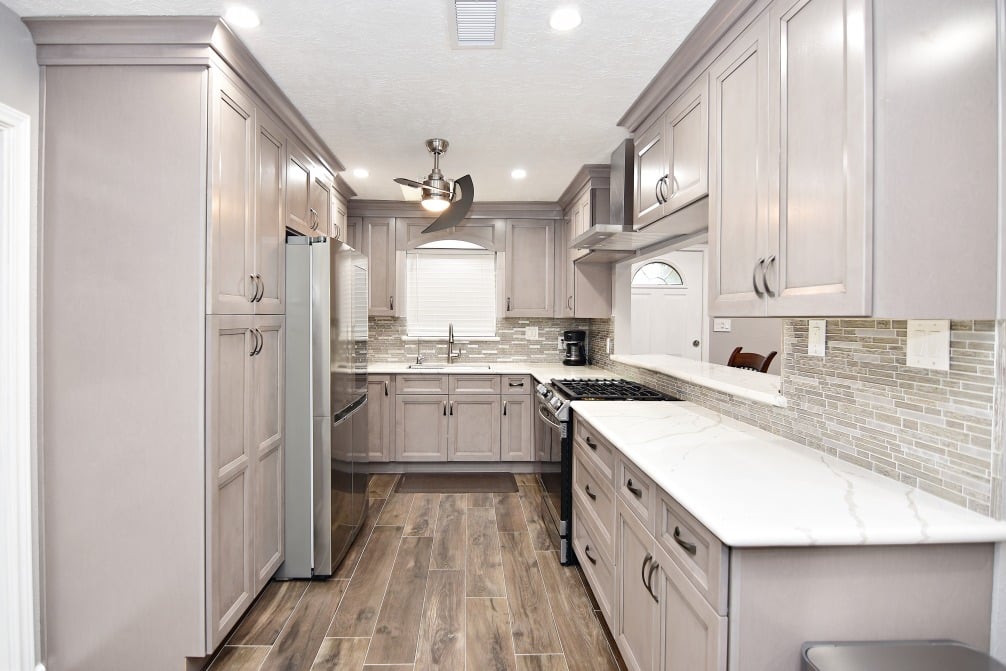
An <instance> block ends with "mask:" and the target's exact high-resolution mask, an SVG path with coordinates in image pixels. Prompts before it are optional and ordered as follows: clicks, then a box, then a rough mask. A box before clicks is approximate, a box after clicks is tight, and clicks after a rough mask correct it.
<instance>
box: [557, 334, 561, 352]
mask: <svg viewBox="0 0 1006 671" xmlns="http://www.w3.org/2000/svg"><path fill="white" fill-rule="evenodd" d="M555 348H556V349H557V350H559V351H560V352H561V351H562V336H559V337H558V338H556V339H555Z"/></svg>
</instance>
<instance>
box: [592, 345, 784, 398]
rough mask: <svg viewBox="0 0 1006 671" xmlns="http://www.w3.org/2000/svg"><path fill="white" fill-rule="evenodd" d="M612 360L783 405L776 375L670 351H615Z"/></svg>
mask: <svg viewBox="0 0 1006 671" xmlns="http://www.w3.org/2000/svg"><path fill="white" fill-rule="evenodd" d="M611 360H612V361H617V362H618V363H623V364H626V365H628V366H635V367H637V368H645V369H646V370H652V371H656V372H657V373H663V374H664V375H670V376H671V377H676V378H678V379H681V380H684V381H685V382H691V383H693V384H698V385H702V386H703V387H708V388H710V389H715V390H717V391H722V392H724V393H727V394H730V395H731V396H736V397H738V398H745V399H747V400H749V401H755V402H757V403H764V404H766V405H774V406H777V407H780V408H785V407H786V397H785V396H783V395H782V378H781V377H779V376H778V375H769V374H768V373H756V372H755V371H751V370H743V369H740V368H730V367H728V366H721V365H719V364H716V363H708V362H706V361H694V360H692V359H685V358H683V357H680V356H671V355H669V354H614V355H612V357H611Z"/></svg>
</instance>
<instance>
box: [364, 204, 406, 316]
mask: <svg viewBox="0 0 1006 671" xmlns="http://www.w3.org/2000/svg"><path fill="white" fill-rule="evenodd" d="M362 232H363V250H362V251H363V253H364V254H366V255H367V260H368V263H369V268H370V276H369V277H370V315H371V316H374V317H394V316H395V314H397V313H396V312H395V303H396V297H395V291H396V289H395V287H396V277H397V273H396V272H395V271H396V261H395V219H394V218H393V217H365V218H364V219H363V231H362ZM399 302H401V301H399Z"/></svg>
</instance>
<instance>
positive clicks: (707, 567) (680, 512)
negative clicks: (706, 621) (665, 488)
mask: <svg viewBox="0 0 1006 671" xmlns="http://www.w3.org/2000/svg"><path fill="white" fill-rule="evenodd" d="M656 522H657V533H656V538H657V542H658V543H660V545H661V547H663V549H664V551H665V552H666V553H667V554H668V556H670V557H671V559H672V560H673V561H674V563H675V564H676V565H677V566H678V568H680V569H681V572H682V573H684V574H685V576H686V577H687V578H688V580H689V581H690V582H691V583H692V584H693V585H694V586H695V588H696V589H698V591H699V592H700V593H701V594H702V596H703V597H704V598H705V600H706V601H708V602H709V605H710V606H712V608H713V609H714V610H715V611H716V612H717V613H719V614H720V615H726V612H727V610H726V609H727V603H726V601H727V590H726V580H727V569H728V562H729V560H728V556H729V555H728V551H727V547H726V546H725V545H723V543H721V542H720V540H719V539H718V538H716V536H714V535H713V534H712V532H710V531H709V529H706V528H705V527H704V526H702V524H700V523H699V521H698V520H696V519H695V518H694V517H692V516H691V514H689V513H688V511H687V510H685V509H684V508H682V507H681V505H680V504H679V503H678V502H677V501H675V500H674V499H673V498H671V497H670V496H668V495H667V494H665V493H664V492H662V491H661V492H660V493H659V494H658V495H657V521H656Z"/></svg>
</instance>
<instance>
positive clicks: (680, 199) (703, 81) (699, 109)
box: [664, 74, 709, 214]
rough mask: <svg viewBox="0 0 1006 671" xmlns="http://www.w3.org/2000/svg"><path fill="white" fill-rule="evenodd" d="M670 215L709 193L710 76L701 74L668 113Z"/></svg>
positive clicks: (668, 212) (668, 210)
mask: <svg viewBox="0 0 1006 671" xmlns="http://www.w3.org/2000/svg"><path fill="white" fill-rule="evenodd" d="M666 118H667V130H666V133H667V172H668V177H667V182H668V183H667V184H666V185H665V193H667V194H668V197H667V203H666V204H665V205H664V212H665V213H666V214H670V213H671V212H674V211H675V210H678V209H680V208H682V207H684V206H685V205H688V204H689V203H691V202H694V201H695V200H698V199H699V198H701V197H703V196H705V195H707V194H708V193H709V77H708V76H707V75H706V74H703V75H702V76H701V77H699V79H698V81H696V82H695V83H694V84H692V86H691V87H689V89H688V90H687V91H685V92H684V93H683V94H682V95H681V97H679V98H678V99H677V100H676V101H675V102H674V103H673V104H672V105H671V107H670V109H669V110H667V117H666Z"/></svg>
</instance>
